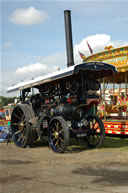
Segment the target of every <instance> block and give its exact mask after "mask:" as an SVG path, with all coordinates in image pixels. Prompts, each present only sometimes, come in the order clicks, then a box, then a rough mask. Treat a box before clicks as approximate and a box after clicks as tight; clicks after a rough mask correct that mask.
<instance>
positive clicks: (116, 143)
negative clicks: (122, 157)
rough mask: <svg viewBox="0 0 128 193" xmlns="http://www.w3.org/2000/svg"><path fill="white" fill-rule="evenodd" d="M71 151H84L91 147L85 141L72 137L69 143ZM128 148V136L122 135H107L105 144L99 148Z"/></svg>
mask: <svg viewBox="0 0 128 193" xmlns="http://www.w3.org/2000/svg"><path fill="white" fill-rule="evenodd" d="M68 149H69V151H74V152H75V151H84V150H87V149H89V147H88V146H87V145H86V143H85V142H84V141H76V140H74V139H72V140H71V141H70V145H69V148H68ZM103 149H104V150H109V151H110V150H113V149H118V150H121V151H123V150H128V137H127V138H120V137H108V136H106V137H105V140H104V143H103V145H102V146H101V147H100V148H99V150H103Z"/></svg>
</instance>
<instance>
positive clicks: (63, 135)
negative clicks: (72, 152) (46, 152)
mask: <svg viewBox="0 0 128 193" xmlns="http://www.w3.org/2000/svg"><path fill="white" fill-rule="evenodd" d="M48 139H49V145H50V147H51V148H52V150H53V151H54V152H56V153H63V152H64V151H65V150H66V148H67V146H68V144H69V128H68V127H67V125H66V122H65V120H64V119H63V118H62V117H60V116H56V117H54V118H53V119H52V120H51V121H50V123H49V132H48Z"/></svg>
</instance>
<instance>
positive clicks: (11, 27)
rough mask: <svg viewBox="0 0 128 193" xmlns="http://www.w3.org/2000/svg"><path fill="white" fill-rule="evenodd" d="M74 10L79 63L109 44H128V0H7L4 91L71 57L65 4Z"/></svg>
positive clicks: (3, 40)
mask: <svg viewBox="0 0 128 193" xmlns="http://www.w3.org/2000/svg"><path fill="white" fill-rule="evenodd" d="M66 9H70V10H71V17H72V31H73V47H74V57H75V64H77V63H81V62H82V60H81V58H80V56H79V53H78V51H80V52H82V53H83V54H85V55H86V56H89V55H90V52H89V49H88V46H87V43H86V40H88V42H89V44H90V46H91V48H92V49H93V53H97V52H99V51H103V50H104V47H105V46H106V45H110V44H111V45H113V46H114V47H121V46H124V45H128V1H103V0H102V1H61V0H60V1H53V0H51V1H50V0H49V1H43V0H42V1H41V0H40V1H38V0H36V1H30V0H28V1H27V0H26V1H23V0H17V1H16V0H15V1H12V0H8V1H7V0H3V1H1V43H0V44H1V61H0V62H1V93H0V95H3V96H13V95H15V93H14V94H13V93H12V94H11V95H10V94H7V92H6V90H7V88H8V87H9V86H11V85H12V84H16V83H17V82H20V81H21V80H26V79H31V78H33V77H37V76H40V75H44V74H47V73H50V72H53V71H56V70H57V69H58V68H61V69H63V68H65V67H66V63H67V58H66V44H65V29H64V10H66Z"/></svg>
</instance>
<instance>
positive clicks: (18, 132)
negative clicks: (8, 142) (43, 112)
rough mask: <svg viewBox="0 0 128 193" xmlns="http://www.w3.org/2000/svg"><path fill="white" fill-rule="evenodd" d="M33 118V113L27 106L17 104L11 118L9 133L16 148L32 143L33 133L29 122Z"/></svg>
mask: <svg viewBox="0 0 128 193" xmlns="http://www.w3.org/2000/svg"><path fill="white" fill-rule="evenodd" d="M33 117H34V112H33V110H32V108H31V107H30V106H29V105H28V104H18V105H16V107H15V108H14V110H13V112H12V116H11V131H12V137H13V141H14V142H15V144H16V145H17V146H18V147H26V146H27V145H29V146H30V145H31V144H32V143H33V141H34V138H35V136H34V131H33V129H32V125H31V124H30V123H29V120H30V119H32V118H33Z"/></svg>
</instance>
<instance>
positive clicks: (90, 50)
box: [86, 40, 93, 54]
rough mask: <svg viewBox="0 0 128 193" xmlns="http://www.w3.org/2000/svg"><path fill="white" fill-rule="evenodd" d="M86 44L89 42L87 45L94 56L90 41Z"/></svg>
mask: <svg viewBox="0 0 128 193" xmlns="http://www.w3.org/2000/svg"><path fill="white" fill-rule="evenodd" d="M86 42H87V45H88V48H89V50H90V52H91V54H93V50H92V48H91V46H90V45H89V43H88V41H87V40H86Z"/></svg>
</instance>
